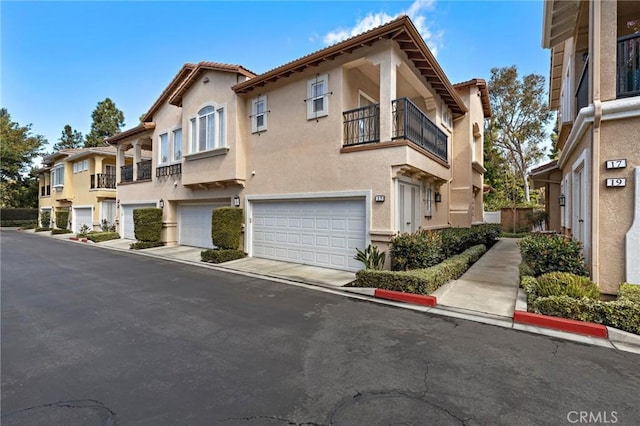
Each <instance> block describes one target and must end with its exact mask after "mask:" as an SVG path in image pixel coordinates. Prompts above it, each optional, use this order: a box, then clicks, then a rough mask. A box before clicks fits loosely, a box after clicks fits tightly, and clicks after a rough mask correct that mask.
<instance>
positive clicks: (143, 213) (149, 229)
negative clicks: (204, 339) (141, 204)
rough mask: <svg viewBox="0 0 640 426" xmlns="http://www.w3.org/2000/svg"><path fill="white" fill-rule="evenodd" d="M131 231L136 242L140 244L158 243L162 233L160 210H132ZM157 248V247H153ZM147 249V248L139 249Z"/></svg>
mask: <svg viewBox="0 0 640 426" xmlns="http://www.w3.org/2000/svg"><path fill="white" fill-rule="evenodd" d="M133 231H134V234H135V237H136V240H138V241H142V242H157V241H160V235H161V233H162V209H159V208H156V207H149V208H143V209H134V210H133ZM153 247H157V246H153ZM141 248H147V247H141Z"/></svg>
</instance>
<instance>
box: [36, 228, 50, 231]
mask: <svg viewBox="0 0 640 426" xmlns="http://www.w3.org/2000/svg"><path fill="white" fill-rule="evenodd" d="M44 231H51V228H36V232H44Z"/></svg>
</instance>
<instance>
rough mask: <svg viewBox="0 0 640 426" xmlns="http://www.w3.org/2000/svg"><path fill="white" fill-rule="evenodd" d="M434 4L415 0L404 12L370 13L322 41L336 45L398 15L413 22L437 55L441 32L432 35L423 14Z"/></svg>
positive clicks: (328, 34) (432, 0)
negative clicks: (405, 16)
mask: <svg viewBox="0 0 640 426" xmlns="http://www.w3.org/2000/svg"><path fill="white" fill-rule="evenodd" d="M434 3H435V0H415V1H414V2H413V3H411V6H409V7H408V8H407V9H406V10H403V11H400V12H399V13H397V14H395V15H389V14H388V13H386V12H377V13H373V12H370V13H368V14H367V15H366V16H365V17H364V18H362V19H360V20H359V21H358V22H357V23H356V24H355V25H354V26H353V27H351V28H339V29H336V30H333V31H331V32H329V33H327V34H326V35H325V36H324V38H323V41H324V43H325V44H327V45H330V44H334V43H338V42H340V41H342V40H345V39H347V38H349V37H353V36H355V35H358V34H360V33H363V32H365V31H368V30H370V29H372V28H375V27H379V26H380V25H383V24H386V23H387V22H389V21H391V20H393V19H395V18H397V17H398V16H400V15H407V16H409V18H411V20H412V21H413V23H414V25H415V26H416V28H417V30H418V32H419V33H420V35H421V36H422V38H423V39H424V41H425V42H426V43H427V46H429V48H430V49H431V52H432V53H433V54H434V55H436V54H437V53H438V47H439V46H440V45H441V40H442V32H436V33H434V32H433V31H432V30H431V29H430V28H429V26H428V24H427V17H426V15H425V14H424V12H426V11H429V10H433V7H434Z"/></svg>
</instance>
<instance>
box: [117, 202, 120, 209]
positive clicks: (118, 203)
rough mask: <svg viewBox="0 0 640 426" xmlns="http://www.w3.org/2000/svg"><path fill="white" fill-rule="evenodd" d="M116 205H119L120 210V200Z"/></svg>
mask: <svg viewBox="0 0 640 426" xmlns="http://www.w3.org/2000/svg"><path fill="white" fill-rule="evenodd" d="M116 204H117V205H118V208H120V200H118V202H117V203H116Z"/></svg>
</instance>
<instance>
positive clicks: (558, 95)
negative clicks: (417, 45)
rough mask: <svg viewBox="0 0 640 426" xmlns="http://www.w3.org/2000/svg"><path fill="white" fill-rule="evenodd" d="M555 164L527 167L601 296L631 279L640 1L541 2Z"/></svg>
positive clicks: (639, 238) (639, 115)
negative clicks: (555, 130)
mask: <svg viewBox="0 0 640 426" xmlns="http://www.w3.org/2000/svg"><path fill="white" fill-rule="evenodd" d="M542 44H543V47H545V48H548V49H551V77H550V90H549V94H550V105H551V107H552V108H553V109H555V110H557V111H558V120H559V133H560V134H559V139H558V142H557V147H558V151H559V158H558V160H557V161H554V162H551V163H549V164H546V165H544V166H541V167H539V168H537V169H535V170H533V171H532V176H533V179H534V183H535V185H536V186H537V187H546V188H547V191H546V193H547V199H546V205H547V209H548V211H549V214H550V227H551V229H554V230H557V231H561V232H565V233H567V234H569V235H571V236H572V237H573V238H575V239H577V240H579V241H581V242H582V243H583V244H584V255H585V258H586V260H587V262H588V264H589V266H590V269H591V276H592V279H593V280H595V281H597V282H598V284H599V285H600V288H601V289H602V291H603V292H604V293H610V294H615V293H617V291H618V286H619V284H620V283H621V282H625V281H627V282H632V283H640V193H639V191H640V3H639V2H632V1H594V0H588V1H555V0H550V1H545V3H544V25H543V37H542Z"/></svg>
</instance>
